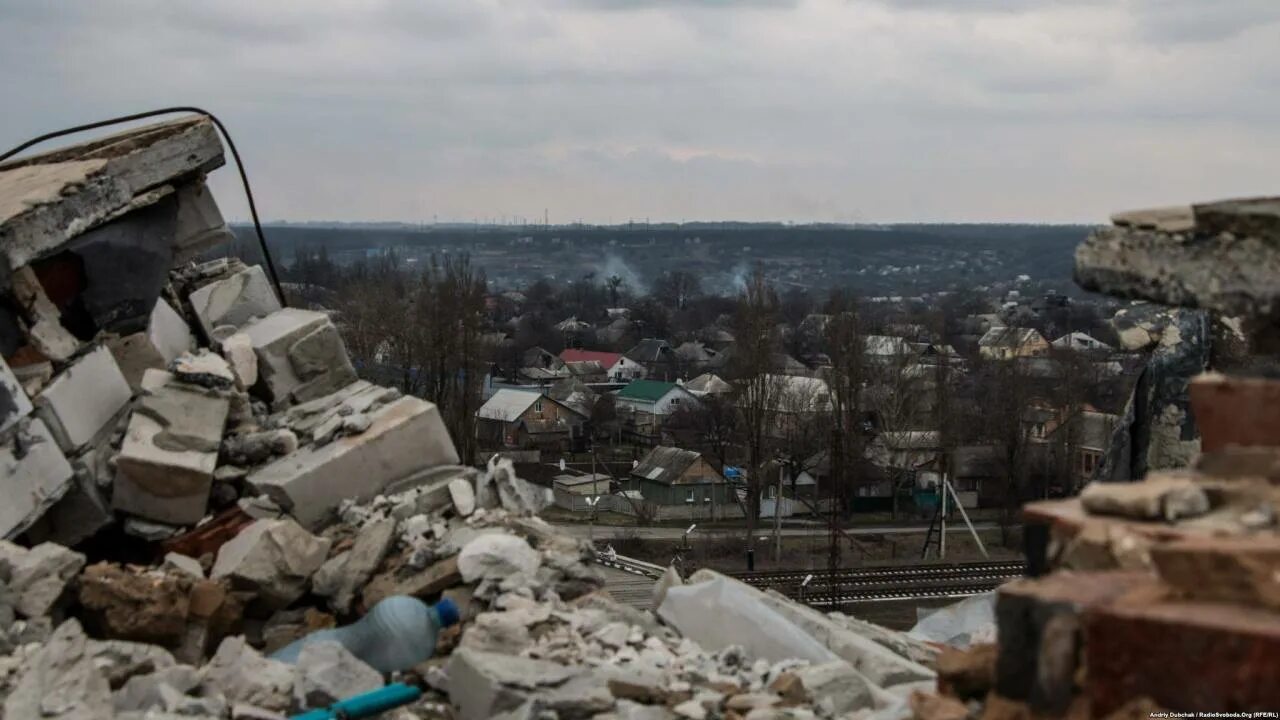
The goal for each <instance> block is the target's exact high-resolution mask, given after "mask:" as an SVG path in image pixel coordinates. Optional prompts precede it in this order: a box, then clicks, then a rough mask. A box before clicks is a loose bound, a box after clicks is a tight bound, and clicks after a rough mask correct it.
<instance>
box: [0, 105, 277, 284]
mask: <svg viewBox="0 0 1280 720" xmlns="http://www.w3.org/2000/svg"><path fill="white" fill-rule="evenodd" d="M173 113H194V114H196V115H202V116H204V117H207V118H209V119H210V120H212V121H213V124H214V125H216V126H217V127H218V131H219V132H221V133H222V137H223V138H224V139H225V140H226V141H227V147H228V148H230V149H231V156H232V157H233V158H235V161H236V169H237V170H239V171H240V182H241V184H243V185H244V195H245V198H246V199H247V200H248V201H249V215H250V216H251V217H252V218H253V229H254V231H255V232H256V233H257V235H258V245H259V246H260V247H261V248H262V258H263V259H264V260H266V261H267V272H268V273H270V275H271V284H272V285H274V286H275V288H276V295H279V296H280V305H281V306H282V307H288V305H289V303H288V301H287V300H285V297H284V289H283V288H282V287H280V276H279V275H278V274H277V273H276V264H275V262H273V261H272V260H271V250H270V249H269V248H268V247H267V238H266V236H265V235H263V234H262V223H261V222H259V221H258V207H257V205H256V204H255V203H254V202H253V190H252V189H250V187H249V175H248V173H246V172H245V169H244V162H243V161H241V160H240V151H238V150H236V144H235V142H234V141H233V140H232V139H231V133H229V132H227V128H226V126H224V125H223V124H222V121H221V120H219V119H218V118H217V116H216V115H214V114H213V113H211V112H209V111H208V110H203V109H201V108H198V107H168V108H160V109H159V110H148V111H147V112H140V113H134V114H133V115H124V116H121V117H116V118H111V119H110V120H99V121H97V122H92V123H88V124H87V125H77V126H75V127H71V128H67V129H65V130H57V131H54V132H51V133H45V134H44V135H41V136H40V137H37V138H32V139H30V140H28V141H26V142H24V143H22V144H21V145H19V146H17V147H15V148H13V149H12V150H9V151H7V152H5V153H4V154H3V155H0V163H3V162H4V161H5V160H8V159H9V158H11V157H13V156H14V155H17V154H18V153H20V152H22V151H23V150H26V149H27V148H29V147H32V146H34V145H39V144H40V143H42V142H45V141H46V140H53V139H54V138H59V137H63V136H65V135H73V134H75V133H78V132H84V131H86V130H96V129H98V128H101V127H107V126H109V125H119V124H120V123H126V122H131V121H133V120H143V119H146V118H150V117H156V116H157V115H171V114H173Z"/></svg>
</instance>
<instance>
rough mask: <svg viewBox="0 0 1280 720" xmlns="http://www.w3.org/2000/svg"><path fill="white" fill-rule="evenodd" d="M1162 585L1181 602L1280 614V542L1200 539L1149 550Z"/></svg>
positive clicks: (1276, 539)
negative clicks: (1214, 603)
mask: <svg viewBox="0 0 1280 720" xmlns="http://www.w3.org/2000/svg"><path fill="white" fill-rule="evenodd" d="M1151 560H1152V561H1153V563H1154V564H1155V566H1156V572H1157V573H1158V574H1159V575H1160V579H1162V580H1164V581H1165V582H1166V583H1167V584H1169V585H1170V586H1172V587H1173V588H1174V589H1175V590H1177V591H1178V592H1179V593H1181V594H1182V595H1183V596H1184V597H1187V598H1192V599H1196V600H1209V601H1220V602H1236V603H1241V604H1245V605H1254V606H1257V607H1263V608H1270V609H1271V610H1280V537H1276V536H1275V535H1270V534H1267V535H1254V536H1248V537H1230V538H1228V537H1204V538H1194V539H1186V540H1181V541H1178V542H1174V543H1168V544H1166V545H1157V546H1155V547H1153V548H1151Z"/></svg>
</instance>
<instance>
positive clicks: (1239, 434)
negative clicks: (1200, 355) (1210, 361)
mask: <svg viewBox="0 0 1280 720" xmlns="http://www.w3.org/2000/svg"><path fill="white" fill-rule="evenodd" d="M1190 395H1191V411H1192V414H1193V415H1194V416H1195V421H1196V426H1197V427H1198V428H1199V429H1200V447H1201V450H1202V451H1203V452H1216V451H1218V450H1222V449H1223V448H1226V447H1227V446H1229V445H1238V446H1244V447H1248V446H1257V445H1262V446H1271V447H1276V446H1280V380H1268V379H1266V378H1241V377H1227V376H1226V375H1221V374H1218V373H1205V374H1203V375H1200V376H1197V377H1196V378H1195V379H1193V380H1192V381H1191V387H1190Z"/></svg>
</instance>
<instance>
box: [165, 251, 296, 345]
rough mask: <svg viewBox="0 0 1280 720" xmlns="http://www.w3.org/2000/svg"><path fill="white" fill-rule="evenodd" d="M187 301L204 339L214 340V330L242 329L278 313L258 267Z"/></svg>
mask: <svg viewBox="0 0 1280 720" xmlns="http://www.w3.org/2000/svg"><path fill="white" fill-rule="evenodd" d="M188 299H189V300H190V302H191V308H192V310H194V311H195V314H196V318H197V319H198V320H199V321H200V327H201V328H202V329H203V330H204V333H205V337H207V338H212V337H213V330H214V328H217V327H221V326H223V325H230V326H232V327H235V328H241V327H243V326H245V325H247V324H248V323H249V322H250V321H251V320H254V319H260V318H265V317H266V316H268V315H270V314H272V313H274V312H276V311H278V310H280V309H281V306H280V299H279V298H277V297H276V291H275V288H273V287H272V286H271V281H270V280H268V279H267V274H266V272H264V271H263V269H262V266H260V265H252V266H250V267H247V268H245V269H244V270H241V271H239V272H237V273H234V274H232V275H231V276H230V277H227V278H224V279H221V280H217V281H215V282H211V283H209V284H207V285H204V286H202V287H200V288H198V289H197V290H195V291H194V292H192V293H191V295H190V297H189V298H188Z"/></svg>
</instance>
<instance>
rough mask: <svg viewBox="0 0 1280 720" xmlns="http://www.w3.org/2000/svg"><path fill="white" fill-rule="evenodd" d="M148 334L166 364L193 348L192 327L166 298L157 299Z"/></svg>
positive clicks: (152, 311) (148, 326)
mask: <svg viewBox="0 0 1280 720" xmlns="http://www.w3.org/2000/svg"><path fill="white" fill-rule="evenodd" d="M147 336H148V337H149V338H150V339H151V344H152V345H153V346H155V349H156V351H157V352H159V353H160V357H162V358H164V361H165V364H166V365H167V364H168V363H170V362H173V359H174V358H176V357H178V356H179V355H181V354H182V353H184V352H187V351H189V350H191V328H190V327H189V326H188V325H187V321H186V320H184V319H183V317H182V315H180V314H178V311H177V310H174V309H173V306H172V305H170V304H169V303H168V302H167V301H165V299H164V298H160V299H158V300H156V305H155V307H154V308H152V310H151V319H150V321H149V322H148V325H147Z"/></svg>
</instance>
